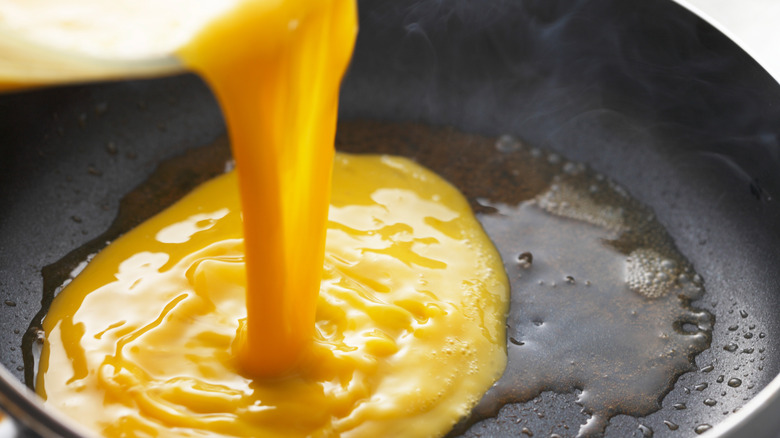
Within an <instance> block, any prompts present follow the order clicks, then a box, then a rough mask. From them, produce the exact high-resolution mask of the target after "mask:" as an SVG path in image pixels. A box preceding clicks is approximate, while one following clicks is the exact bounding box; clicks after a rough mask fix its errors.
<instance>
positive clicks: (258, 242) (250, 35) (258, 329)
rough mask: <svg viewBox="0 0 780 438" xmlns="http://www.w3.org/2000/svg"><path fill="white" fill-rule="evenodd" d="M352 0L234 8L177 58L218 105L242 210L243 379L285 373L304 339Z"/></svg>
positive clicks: (319, 255) (314, 289) (353, 19)
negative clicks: (204, 83) (227, 134)
mask: <svg viewBox="0 0 780 438" xmlns="http://www.w3.org/2000/svg"><path fill="white" fill-rule="evenodd" d="M356 30H357V11H356V9H355V2H354V1H353V0H329V1H314V0H302V1H285V2H267V1H260V2H245V3H242V4H241V5H240V6H239V7H238V8H236V9H235V10H233V11H231V13H230V14H228V15H226V16H224V17H223V18H220V19H218V20H216V21H215V22H212V23H211V24H210V25H209V27H207V28H206V29H205V30H204V31H203V32H201V33H200V34H199V35H198V36H197V37H196V38H195V39H194V40H193V41H192V42H190V43H189V44H188V45H187V46H186V47H185V48H184V49H182V50H181V51H180V55H181V56H182V58H183V59H184V60H185V62H186V63H187V64H188V65H189V66H190V67H191V68H192V69H193V70H195V71H197V72H199V73H200V74H201V75H202V76H203V77H204V78H205V79H206V80H207V81H208V82H209V84H210V85H211V87H212V89H213V91H214V93H215V94H216V95H217V98H218V100H219V101H220V102H221V103H222V108H223V113H224V115H225V118H226V120H227V124H228V127H229V132H230V137H231V138H230V140H231V143H232V148H233V154H234V157H235V159H236V161H237V163H238V179H239V186H240V191H241V196H242V199H244V200H251V202H246V201H245V202H244V203H243V204H242V205H243V220H244V224H245V226H244V239H245V241H246V245H245V248H246V252H247V260H248V264H249V268H248V269H247V276H248V278H247V287H248V288H249V290H250V291H251V292H250V293H248V294H247V309H248V314H247V325H246V334H245V339H246V342H245V345H244V348H246V351H247V352H257V351H258V350H260V349H263V350H265V351H268V352H269V353H270V354H268V355H263V356H260V355H257V354H243V355H242V361H243V362H244V367H245V369H246V370H248V371H250V372H251V373H252V374H256V375H278V374H279V373H282V372H284V371H287V370H289V369H291V368H292V367H293V365H294V364H295V362H296V361H297V359H298V355H299V353H300V351H301V349H302V348H303V345H304V344H305V343H306V342H309V341H310V340H311V337H312V333H313V329H314V314H315V310H316V300H317V293H318V290H319V284H320V275H321V273H320V269H319V267H320V266H322V260H323V253H324V245H325V222H326V219H327V215H328V199H329V195H330V176H331V166H332V164H331V163H332V161H333V141H334V138H335V134H336V115H337V109H338V108H337V107H338V90H339V83H340V81H341V77H342V75H343V73H344V69H345V68H346V66H347V63H348V62H349V58H350V56H351V54H352V47H353V44H354V40H355V33H356Z"/></svg>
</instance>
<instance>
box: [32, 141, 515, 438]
mask: <svg viewBox="0 0 780 438" xmlns="http://www.w3.org/2000/svg"><path fill="white" fill-rule="evenodd" d="M236 179H237V175H236V173H235V172H232V173H229V174H226V175H223V176H220V177H218V178H216V179H214V180H212V181H210V182H208V183H206V184H204V185H202V186H201V187H200V188H198V189H196V190H195V191H194V192H192V193H191V194H190V195H188V196H186V197H185V198H184V199H183V200H181V201H179V202H178V203H177V204H175V205H174V206H172V207H170V208H169V209H167V210H166V211H164V212H163V213H161V214H159V215H157V216H155V217H153V218H152V219H150V220H148V221H147V222H145V223H143V224H142V225H140V226H139V227H137V228H136V229H134V230H132V231H131V232H129V233H128V234H126V235H124V236H123V237H121V238H120V239H118V240H117V241H115V242H114V243H112V244H111V245H109V246H108V247H107V248H106V249H104V250H103V251H102V252H100V253H99V254H97V255H96V256H95V258H94V259H93V260H92V261H91V262H90V263H89V265H88V266H87V267H86V269H85V270H84V271H83V272H82V273H81V274H80V275H78V276H77V277H76V278H75V279H74V280H73V282H72V283H71V284H69V285H68V286H67V287H66V288H65V289H64V290H63V291H62V292H61V294H60V295H59V296H58V297H57V298H56V299H55V300H54V303H53V304H52V306H51V309H50V310H49V313H48V316H47V317H46V319H45V321H44V329H45V331H46V334H47V337H46V343H45V348H44V352H43V355H42V357H41V364H40V369H39V374H38V385H37V387H38V391H39V392H40V393H41V394H42V395H44V396H45V397H46V399H47V401H46V403H47V405H48V406H50V407H53V408H57V409H58V410H61V411H63V412H65V413H67V414H68V415H70V416H71V417H73V418H76V419H78V420H79V421H80V422H81V423H83V424H85V425H86V426H88V427H89V428H90V429H92V430H94V431H97V432H99V433H101V434H102V435H104V436H123V437H136V436H137V437H140V436H254V437H257V436H332V435H343V436H365V437H377V436H388V437H397V436H405V437H406V436H437V435H443V434H444V433H446V431H447V430H449V428H450V427H452V425H453V424H454V423H455V422H456V421H457V420H458V419H459V418H460V417H461V416H463V415H464V414H466V413H467V412H468V410H469V409H470V407H471V406H472V405H473V404H474V403H476V402H477V401H478V399H479V398H480V397H481V394H482V393H483V392H484V391H485V390H487V389H488V388H489V387H490V385H491V384H492V383H493V382H494V381H495V380H496V379H497V378H498V377H499V376H500V375H501V372H502V370H503V368H504V365H505V361H506V355H505V351H504V347H505V338H504V336H505V335H504V318H503V317H504V314H505V311H506V306H507V280H506V277H505V274H504V271H503V269H502V268H501V260H500V257H499V256H498V254H497V252H496V251H495V249H494V247H493V245H492V244H491V242H490V241H489V240H488V238H487V237H486V235H485V234H484V232H483V231H482V229H481V227H480V225H479V223H478V222H477V221H476V219H475V218H474V217H473V214H472V212H471V210H470V208H469V206H468V203H467V202H466V201H465V199H464V198H463V197H462V195H461V194H460V193H459V192H458V191H457V190H456V189H454V188H453V187H452V186H450V185H449V184H448V183H446V182H445V181H444V180H442V179H441V178H440V177H438V176H436V175H435V174H433V173H432V172H430V171H428V170H426V169H424V168H422V167H420V166H419V165H417V164H414V163H413V162H411V161H409V160H407V159H403V158H392V157H388V156H359V155H343V154H339V155H337V156H336V158H335V168H334V174H333V193H332V200H331V204H330V213H329V217H328V226H327V244H326V248H325V261H324V265H323V266H324V268H323V269H322V270H321V273H322V281H321V284H320V288H319V292H320V293H319V296H318V297H317V298H316V300H315V303H316V310H315V311H316V317H315V319H316V323H313V324H312V328H313V342H310V343H308V344H307V345H308V347H307V348H304V349H303V353H302V358H301V362H300V364H301V365H300V366H299V368H298V372H297V373H295V374H292V375H288V376H286V377H284V378H278V379H262V380H261V379H252V378H251V377H249V376H247V375H246V374H245V373H242V372H241V369H240V367H239V366H238V364H237V363H236V361H235V359H234V356H235V353H236V348H237V345H236V341H235V340H236V333H237V332H240V330H241V325H242V324H243V323H244V321H245V318H246V317H247V316H248V311H247V308H246V306H245V304H244V303H245V299H246V294H247V293H246V290H247V287H246V286H247V285H246V278H247V275H246V271H247V269H248V268H247V264H246V263H245V261H246V258H245V252H244V251H245V240H244V238H243V232H242V220H241V214H242V211H241V203H240V200H239V196H238V193H237V191H236V185H237V181H236ZM250 278H251V277H250ZM255 353H256V354H257V355H258V356H259V357H260V358H266V357H268V355H271V354H274V353H273V352H272V351H269V350H264V349H260V350H258V351H256V352H255Z"/></svg>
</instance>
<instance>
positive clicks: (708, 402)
mask: <svg viewBox="0 0 780 438" xmlns="http://www.w3.org/2000/svg"><path fill="white" fill-rule="evenodd" d="M704 404H705V405H707V406H709V407H712V406H715V405H717V404H718V402H717V400H713V399H711V398H705V399H704Z"/></svg>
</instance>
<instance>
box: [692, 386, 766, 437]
mask: <svg viewBox="0 0 780 438" xmlns="http://www.w3.org/2000/svg"><path fill="white" fill-rule="evenodd" d="M779 407H780V375H778V376H775V378H774V379H772V380H771V381H770V382H769V384H767V385H766V386H765V387H764V388H763V389H762V390H761V391H759V392H758V394H756V395H755V396H753V398H752V399H750V400H749V401H748V402H747V403H745V405H744V406H742V408H741V409H740V410H739V411H737V412H735V413H733V414H731V415H729V416H727V417H726V418H725V419H724V420H723V421H721V422H719V423H717V424H716V425H715V426H714V427H713V428H712V429H711V430H710V433H709V434H708V435H707V436H718V437H723V438H727V437H728V438H738V437H746V436H756V437H760V436H766V437H770V436H772V437H773V436H777V433H778V432H777V431H778V430H780V414H778V412H777V410H778V408H779ZM773 433H774V435H772V434H773Z"/></svg>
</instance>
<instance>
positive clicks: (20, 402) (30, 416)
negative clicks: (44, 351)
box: [0, 366, 91, 438]
mask: <svg viewBox="0 0 780 438" xmlns="http://www.w3.org/2000/svg"><path fill="white" fill-rule="evenodd" d="M0 406H2V408H3V410H4V411H5V412H6V413H8V415H9V416H10V417H11V419H12V421H15V422H16V423H18V425H19V426H21V427H22V428H27V429H30V430H32V431H33V432H35V433H36V434H38V435H40V436H41V437H43V438H50V437H51V438H55V437H61V438H81V437H84V436H91V434H90V433H89V432H87V431H84V430H82V429H81V428H79V427H77V426H76V424H75V422H74V421H73V420H71V419H70V418H66V417H65V416H64V415H63V414H61V413H59V412H56V411H55V410H53V409H49V408H47V407H45V406H44V405H43V403H42V401H41V399H40V397H38V395H37V394H35V393H33V392H32V391H31V390H30V389H28V388H27V387H26V386H24V385H22V383H21V382H19V381H18V380H16V378H15V377H14V376H13V375H12V374H11V373H10V372H9V371H8V370H7V369H6V368H5V367H4V366H0ZM20 437H24V434H21V435H20Z"/></svg>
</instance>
